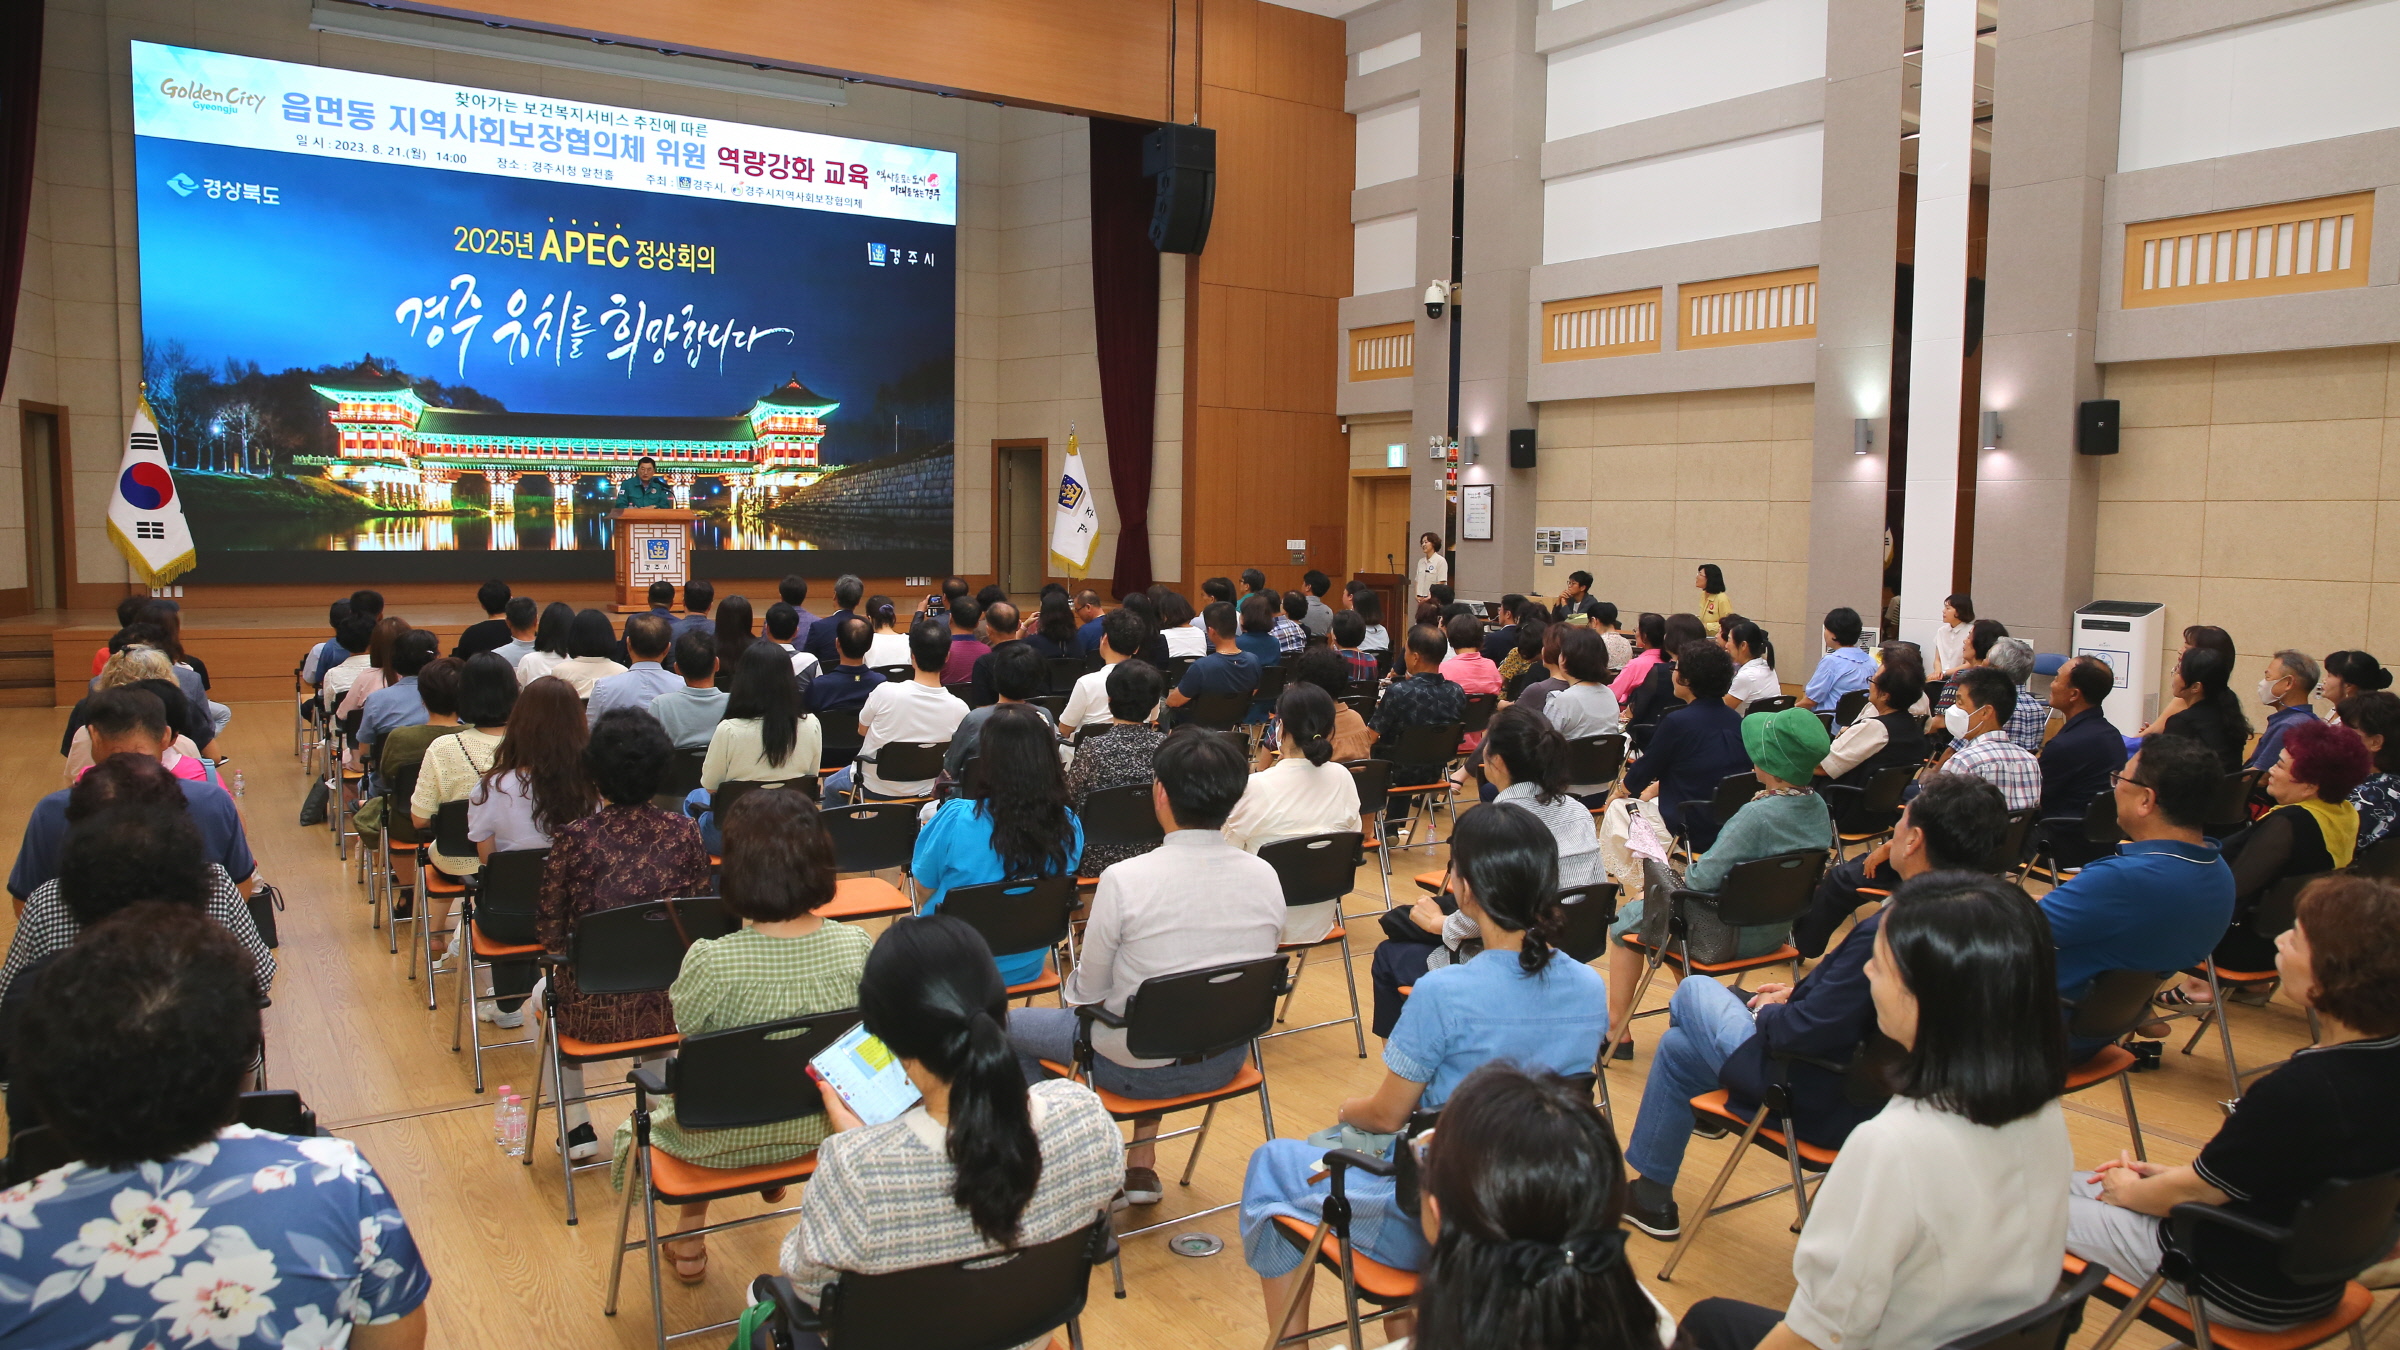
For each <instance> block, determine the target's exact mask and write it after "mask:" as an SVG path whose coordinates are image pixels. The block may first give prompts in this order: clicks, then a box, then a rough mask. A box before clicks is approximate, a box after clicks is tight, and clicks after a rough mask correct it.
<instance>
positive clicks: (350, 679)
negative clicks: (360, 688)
mask: <svg viewBox="0 0 2400 1350" xmlns="http://www.w3.org/2000/svg"><path fill="white" fill-rule="evenodd" d="M380 618H381V616H379V615H374V614H361V613H359V612H358V611H356V610H352V611H351V612H350V614H349V616H348V617H346V618H343V619H340V620H337V621H336V622H335V623H334V633H335V637H334V639H333V641H331V642H329V643H327V644H325V654H324V658H323V659H324V660H325V661H327V662H330V663H331V664H329V665H327V666H326V667H325V673H324V674H323V675H322V676H321V677H320V678H319V679H318V681H317V696H318V697H319V698H320V699H322V700H323V701H324V704H325V707H326V708H327V710H328V711H332V710H336V709H339V708H340V707H341V706H342V700H343V699H345V698H348V697H349V696H350V686H351V685H353V684H356V683H357V682H358V677H359V676H361V675H364V674H366V673H367V671H368V670H369V669H370V668H371V666H372V660H371V658H370V657H369V655H368V653H367V645H368V644H369V643H370V642H372V641H374V639H375V625H376V624H377V623H378V622H379V621H380Z"/></svg>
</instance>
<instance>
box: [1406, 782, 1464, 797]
mask: <svg viewBox="0 0 2400 1350" xmlns="http://www.w3.org/2000/svg"><path fill="white" fill-rule="evenodd" d="M1449 788H1450V784H1449V783H1448V782H1447V781H1445V782H1440V783H1410V784H1408V785H1407V786H1405V787H1403V786H1400V785H1398V784H1394V785H1393V787H1392V795H1393V796H1395V797H1397V796H1399V795H1401V794H1402V793H1404V792H1446V791H1448V790H1449Z"/></svg>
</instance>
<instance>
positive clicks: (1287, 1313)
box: [1266, 1216, 1332, 1350]
mask: <svg viewBox="0 0 2400 1350" xmlns="http://www.w3.org/2000/svg"><path fill="white" fill-rule="evenodd" d="M1331 1227H1332V1221H1331V1220H1329V1219H1326V1218H1324V1217H1323V1216H1319V1217H1318V1219H1317V1229H1316V1231H1315V1232H1313V1233H1311V1234H1309V1235H1308V1248H1307V1250H1305V1251H1304V1252H1302V1253H1301V1256H1300V1283H1298V1284H1296V1285H1294V1286H1292V1296H1291V1297H1290V1298H1289V1299H1287V1300H1285V1301H1284V1305H1283V1316H1282V1317H1280V1318H1277V1319H1276V1321H1275V1325H1273V1326H1271V1327H1268V1328H1267V1344H1266V1350H1277V1347H1279V1346H1281V1345H1282V1344H1283V1329H1284V1328H1285V1327H1288V1326H1290V1325H1291V1324H1292V1314H1293V1313H1296V1312H1298V1311H1300V1310H1301V1309H1302V1308H1305V1307H1307V1306H1308V1296H1309V1294H1311V1293H1312V1292H1314V1291H1315V1288H1316V1283H1317V1253H1318V1252H1321V1251H1323V1250H1324V1249H1325V1234H1326V1232H1327V1230H1328V1229H1330V1228H1331Z"/></svg>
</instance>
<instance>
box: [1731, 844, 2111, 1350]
mask: <svg viewBox="0 0 2400 1350" xmlns="http://www.w3.org/2000/svg"><path fill="white" fill-rule="evenodd" d="M1874 953H1875V954H1874V956H1873V958H1872V959H1871V960H1870V961H1869V962H1868V963H1867V979H1868V982H1869V984H1870V986H1871V988H1872V990H1873V995H1874V1001H1875V1020H1876V1024H1877V1026H1878V1027H1879V1029H1880V1030H1881V1031H1882V1032H1883V1034H1884V1035H1885V1036H1888V1037H1890V1038H1891V1039H1892V1040H1893V1041H1895V1042H1897V1043H1898V1044H1899V1045H1900V1047H1901V1049H1902V1050H1903V1051H1904V1052H1905V1054H1904V1055H1903V1056H1902V1058H1901V1060H1900V1063H1899V1065H1898V1067H1897V1068H1896V1070H1895V1071H1894V1073H1893V1075H1892V1080H1893V1082H1894V1085H1895V1087H1894V1095H1893V1097H1892V1099H1891V1100H1890V1101H1889V1102H1887V1103H1886V1104H1885V1105H1884V1107H1883V1109H1882V1110H1881V1111H1879V1112H1877V1113H1876V1115H1875V1117H1874V1118H1873V1119H1871V1120H1869V1121H1867V1122H1866V1123H1864V1124H1862V1125H1860V1126H1859V1127H1858V1128H1857V1129H1855V1130H1853V1131H1851V1132H1850V1137H1849V1138H1848V1139H1847V1140H1846V1141H1845V1142H1844V1143H1843V1145H1842V1152H1841V1156H1840V1157H1839V1158H1837V1159H1836V1160H1835V1161H1834V1164H1833V1167H1832V1169H1831V1170H1830V1171H1829V1172H1828V1173H1827V1174H1826V1177H1825V1180H1824V1183H1823V1185H1822V1187H1821V1188H1820V1189H1819V1190H1818V1192H1817V1196H1816V1201H1815V1203H1813V1204H1811V1205H1810V1206H1809V1211H1808V1226H1807V1227H1805V1228H1803V1229H1802V1230H1801V1231H1800V1239H1799V1245H1798V1247H1797V1248H1796V1249H1795V1250H1794V1251H1793V1253H1792V1275H1793V1278H1794V1279H1795V1280H1797V1281H1798V1283H1799V1288H1798V1289H1797V1290H1796V1291H1794V1293H1793V1295H1792V1301H1791V1305H1790V1307H1789V1308H1788V1309H1787V1310H1785V1311H1783V1312H1780V1313H1779V1312H1776V1311H1775V1310H1773V1309H1771V1308H1761V1307H1758V1306H1757V1305H1755V1304H1749V1303H1740V1302H1736V1301H1734V1300H1731V1299H1723V1298H1710V1299H1703V1300H1701V1301H1700V1302H1699V1303H1698V1304H1695V1305H1694V1306H1693V1307H1692V1309H1691V1310H1690V1311H1689V1312H1687V1313H1685V1314H1684V1320H1683V1336H1684V1340H1685V1343H1686V1344H1688V1345H1690V1346H1691V1347H1693V1348H1694V1350H1751V1347H1753V1346H1768V1347H1774V1350H1801V1347H1804V1346H1814V1347H1816V1348H1817V1350H1837V1347H1855V1346H1877V1345H1882V1346H1938V1345H1942V1344H1944V1343H1946V1342H1949V1341H1951V1340H1953V1339H1956V1338H1958V1337H1960V1336H1964V1335H1966V1334H1967V1333H1968V1332H1971V1331H1979V1330H1981V1329H1983V1328H1984V1327H1988V1326H1990V1325H1992V1324H1993V1323H1995V1322H1999V1321H2001V1320H2003V1319H2005V1318H2008V1317H2012V1316H2014V1315H2016V1314H2018V1313H2021V1312H2024V1311H2025V1310H2026V1309H2028V1308H2032V1307H2034V1306H2035V1305H2036V1304H2039V1303H2040V1302H2042V1301H2043V1300H2044V1299H2046V1298H2048V1297H2050V1294H2051V1292H2052V1290H2053V1289H2055V1288H2056V1287H2057V1285H2058V1258H2059V1250H2060V1247H2061V1245H2062V1244H2063V1242H2064V1241H2065V1238H2066V1234H2067V1213H2066V1204H2065V1199H2066V1197H2065V1196H2063V1195H2059V1196H2058V1198H2057V1200H2056V1201H2055V1202H2053V1201H2052V1200H2050V1199H2049V1198H2048V1197H2047V1196H2046V1195H2045V1194H2044V1192H2045V1189H2046V1187H2045V1183H2044V1178H2045V1177H2055V1176H2057V1175H2058V1174H2059V1173H2060V1172H2061V1171H2064V1170H2065V1169H2066V1168H2067V1167H2069V1166H2070V1165H2072V1164H2073V1162H2074V1150H2073V1149H2072V1147H2071V1146H2070V1145H2069V1143H2068V1141H2067V1126H2066V1117H2065V1114H2064V1113H2063V1112H2062V1110H2061V1109H2060V1107H2059V1104H2058V1095H2059V1090H2060V1087H2061V1085H2062V1084H2063V1083H2064V1082H2065V1081H2066V1069H2065V1064H2064V1058H2065V1056H2064V1052H2063V1048H2062V1042H2063V1032H2062V1030H2061V1023H2060V1021H2059V1017H2058V991H2057V976H2056V974H2055V972H2054V970H2053V968H2052V963H2051V959H2050V935H2049V933H2048V932H2047V931H2046V930H2045V929H2044V928H2043V926H2042V921H2041V917H2040V916H2039V915H2038V914H2036V913H2035V912H2034V910H2033V907H2032V906H2030V905H2028V904H2026V903H2025V894H2024V892H2022V891H2020V890H2018V889H2016V888H2015V887H2013V886H2009V885H2006V884H2005V883H2002V882H2000V881H1996V880H1994V879H1992V878H1990V877H1982V876H1972V875H1968V874H1964V873H1958V872H1933V873H1929V874H1927V875H1925V876H1922V877H1919V878H1917V879H1916V880H1914V881H1911V882H1910V883H1908V884H1907V885H1906V886H1903V887H1902V888H1901V889H1900V890H1899V891H1897V892H1895V893H1894V894H1893V896H1892V901H1891V904H1890V905H1889V906H1887V907H1886V909H1885V911H1884V914H1883V923H1882V925H1881V926H1880V928H1879V929H1878V930H1877V932H1876V934H1875V948H1874ZM2048 1185H2049V1186H2055V1185H2056V1183H2055V1182H2051V1183H2048ZM2051 1194H2056V1192H2055V1191H2052V1192H2051Z"/></svg>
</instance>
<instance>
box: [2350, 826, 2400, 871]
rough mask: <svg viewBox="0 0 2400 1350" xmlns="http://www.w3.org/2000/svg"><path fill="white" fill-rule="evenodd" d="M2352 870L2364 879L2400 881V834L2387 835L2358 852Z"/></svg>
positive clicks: (2352, 860) (2352, 859) (2351, 860)
mask: <svg viewBox="0 0 2400 1350" xmlns="http://www.w3.org/2000/svg"><path fill="white" fill-rule="evenodd" d="M2350 870H2351V871H2352V872H2355V873H2357V874H2358V875H2359V876H2362V877H2380V878H2382V879H2383V880H2385V881H2400V834H2390V835H2386V836H2384V837H2383V838H2381V839H2378V840H2376V841H2375V842H2374V843H2373V844H2370V845H2368V846H2367V847H2366V848H2362V849H2360V850H2359V851H2358V853H2357V856H2355V857H2353V858H2351V859H2350Z"/></svg>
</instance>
